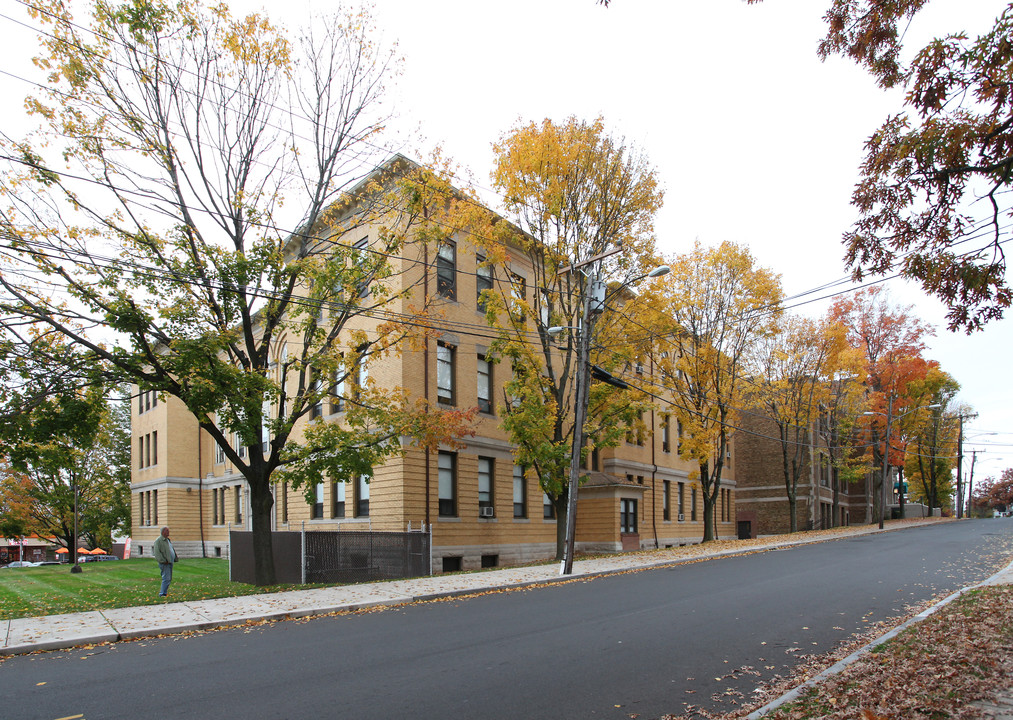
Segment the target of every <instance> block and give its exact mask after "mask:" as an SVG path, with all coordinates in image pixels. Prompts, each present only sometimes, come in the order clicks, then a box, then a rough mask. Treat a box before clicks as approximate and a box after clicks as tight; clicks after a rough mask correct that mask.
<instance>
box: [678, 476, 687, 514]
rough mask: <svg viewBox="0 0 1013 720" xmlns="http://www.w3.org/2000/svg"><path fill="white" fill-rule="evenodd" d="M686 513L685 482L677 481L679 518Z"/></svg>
mask: <svg viewBox="0 0 1013 720" xmlns="http://www.w3.org/2000/svg"><path fill="white" fill-rule="evenodd" d="M685 515H686V484H685V483H679V519H680V520H682V519H683V517H684V516H685Z"/></svg>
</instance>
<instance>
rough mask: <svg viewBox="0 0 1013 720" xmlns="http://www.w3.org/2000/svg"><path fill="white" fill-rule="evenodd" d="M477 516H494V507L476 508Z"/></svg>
mask: <svg viewBox="0 0 1013 720" xmlns="http://www.w3.org/2000/svg"><path fill="white" fill-rule="evenodd" d="M478 516H479V517H496V508H493V507H480V508H479V509H478Z"/></svg>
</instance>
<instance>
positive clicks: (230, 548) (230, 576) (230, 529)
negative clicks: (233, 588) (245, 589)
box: [227, 523, 235, 582]
mask: <svg viewBox="0 0 1013 720" xmlns="http://www.w3.org/2000/svg"><path fill="white" fill-rule="evenodd" d="M227 529H228V533H229V582H235V580H233V579H232V523H229V524H228V527H227Z"/></svg>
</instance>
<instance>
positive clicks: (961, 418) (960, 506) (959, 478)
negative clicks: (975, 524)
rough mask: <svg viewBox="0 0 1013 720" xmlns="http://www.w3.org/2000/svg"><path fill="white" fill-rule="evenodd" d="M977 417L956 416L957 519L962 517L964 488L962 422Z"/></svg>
mask: <svg viewBox="0 0 1013 720" xmlns="http://www.w3.org/2000/svg"><path fill="white" fill-rule="evenodd" d="M976 417H978V413H970V414H969V415H958V416H957V419H958V420H959V421H960V432H959V434H958V435H957V519H958V520H959V519H960V518H962V517H964V487H963V465H964V420H972V419H974V418H976Z"/></svg>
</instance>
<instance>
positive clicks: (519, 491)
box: [514, 465, 528, 518]
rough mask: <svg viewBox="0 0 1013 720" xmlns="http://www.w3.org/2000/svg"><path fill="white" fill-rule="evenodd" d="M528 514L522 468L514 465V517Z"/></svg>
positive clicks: (522, 516)
mask: <svg viewBox="0 0 1013 720" xmlns="http://www.w3.org/2000/svg"><path fill="white" fill-rule="evenodd" d="M527 516H528V492H527V483H525V481H524V468H522V467H521V466H520V465H514V517H515V518H524V517H527Z"/></svg>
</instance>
